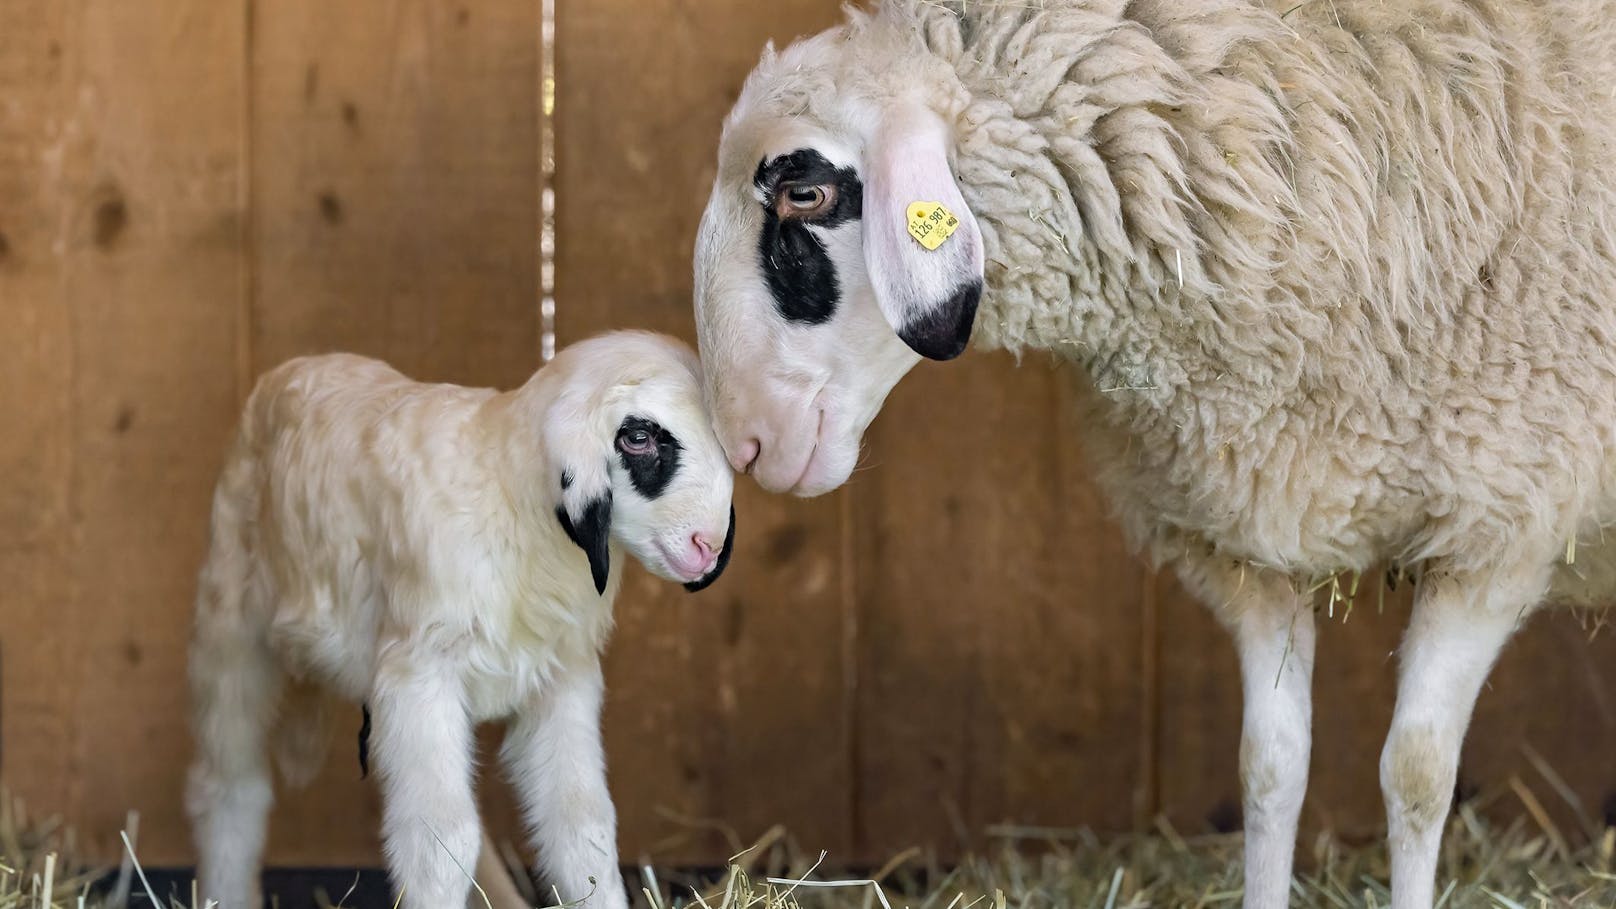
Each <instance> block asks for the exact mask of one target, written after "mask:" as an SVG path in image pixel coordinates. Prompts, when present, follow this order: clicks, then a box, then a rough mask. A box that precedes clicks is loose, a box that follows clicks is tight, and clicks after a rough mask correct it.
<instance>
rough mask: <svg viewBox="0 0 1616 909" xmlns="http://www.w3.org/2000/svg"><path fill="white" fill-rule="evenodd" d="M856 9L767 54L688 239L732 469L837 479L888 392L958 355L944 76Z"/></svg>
mask: <svg viewBox="0 0 1616 909" xmlns="http://www.w3.org/2000/svg"><path fill="white" fill-rule="evenodd" d="M879 25H880V23H878V22H871V21H869V20H866V19H863V18H859V17H857V16H855V19H854V20H853V21H852V22H851V23H850V24H849V25H847V26H844V27H842V28H837V29H832V30H830V31H828V32H824V33H822V34H820V35H817V36H815V37H812V38H809V39H806V40H804V41H800V42H798V43H796V44H794V45H792V46H791V47H789V48H787V49H786V50H785V51H783V52H781V53H780V54H778V55H776V54H774V53H773V52H772V50H771V51H766V52H765V54H764V57H763V60H762V61H761V62H760V63H759V64H758V66H757V68H756V69H755V70H754V71H753V73H752V75H751V77H750V78H748V80H747V83H746V86H745V88H744V89H743V91H742V93H741V96H740V98H739V100H737V102H736V104H735V107H734V109H733V110H732V111H731V112H730V115H729V117H728V119H727V120H726V121H725V125H724V133H723V138H722V139H721V141H720V143H719V151H718V173H717V178H716V180H715V182H714V185H713V191H712V195H711V197H710V198H709V200H708V202H707V209H706V212H705V214H704V215H703V217H702V221H701V227H700V230H699V232H698V235H697V241H696V266H695V267H696V274H695V308H696V328H697V336H698V338H699V341H700V345H701V353H702V359H703V363H704V367H705V369H706V371H707V383H708V387H707V390H708V401H709V404H710V405H711V406H712V409H713V415H714V417H715V419H716V421H717V427H718V434H719V437H720V438H721V439H722V440H723V443H724V447H725V450H726V451H727V452H728V455H729V458H730V462H731V463H732V464H733V465H735V467H736V469H740V470H749V472H751V473H752V474H753V475H754V476H755V477H756V478H757V480H758V482H759V483H761V484H762V485H763V486H764V487H765V488H767V489H770V490H773V491H786V490H789V491H791V492H794V493H796V494H798V495H804V496H809V495H818V494H820V493H823V492H826V491H828V490H831V489H834V488H835V487H837V486H839V485H841V484H842V483H843V482H845V481H846V479H847V477H848V475H849V474H850V473H851V472H852V470H853V467H854V464H855V462H856V461H857V459H858V451H859V443H860V440H861V438H862V437H863V434H864V431H865V429H866V428H867V427H868V426H869V424H870V421H871V420H873V419H874V418H875V415H876V413H877V412H879V411H880V409H881V404H882V402H884V401H885V400H886V396H887V393H888V392H890V391H891V390H892V387H893V386H894V385H895V384H897V382H898V380H899V379H901V378H902V377H903V375H904V374H905V373H906V372H908V371H909V369H910V368H912V367H913V366H914V365H915V364H916V363H917V362H919V360H920V358H921V357H929V358H932V359H936V360H948V359H952V358H953V357H955V356H958V355H959V354H960V352H961V351H963V350H964V348H965V345H966V342H967V341H968V340H969V338H970V333H971V326H972V322H973V321H974V319H975V315H976V307H977V302H978V300H979V299H980V297H981V294H982V275H983V253H982V235H981V233H980V231H979V230H978V227H977V224H976V221H975V219H974V218H973V216H972V215H971V212H970V211H969V209H968V208H967V207H966V205H965V201H964V199H963V198H962V197H961V194H960V190H959V187H958V186H956V185H955V181H954V176H953V173H952V171H951V168H950V154H951V151H952V135H951V129H950V127H949V125H948V124H949V123H950V122H951V120H952V112H951V111H950V110H949V107H950V106H951V105H952V104H954V103H955V102H954V95H953V94H952V93H950V92H948V91H941V92H939V91H935V90H934V89H937V88H938V87H939V86H946V85H948V84H950V80H955V78H956V77H954V76H953V74H952V73H951V72H943V71H939V70H937V69H936V67H937V66H938V65H939V61H937V60H936V59H935V58H928V57H927V56H926V55H924V54H916V53H907V52H905V51H902V50H894V49H893V48H891V47H889V46H888V45H891V44H893V43H894V42H897V41H901V40H903V36H902V35H897V36H893V35H886V36H885V37H883V36H882V35H881V34H879V33H878V26H879Z"/></svg>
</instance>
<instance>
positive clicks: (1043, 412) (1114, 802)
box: [853, 356, 1151, 861]
mask: <svg viewBox="0 0 1616 909" xmlns="http://www.w3.org/2000/svg"><path fill="white" fill-rule="evenodd" d="M1073 393H1074V392H1073V391H1072V390H1071V384H1070V377H1069V376H1068V375H1066V374H1065V373H1064V372H1063V371H1061V370H1059V369H1057V368H1056V367H1054V366H1053V365H1052V364H1051V363H1050V362H1049V361H1047V360H1045V359H1043V358H1038V357H1032V358H1029V359H1028V361H1027V362H1026V363H1025V364H1023V365H1022V366H1021V367H1019V368H1017V367H1016V365H1015V364H1014V363H1013V362H1011V360H1010V359H1009V358H1008V357H1006V356H993V357H987V356H977V357H973V358H969V359H967V360H966V361H964V362H962V363H959V364H948V365H946V366H934V365H932V364H923V365H922V366H921V367H920V368H918V369H917V370H916V372H915V373H914V374H912V375H911V376H910V377H909V378H908V379H907V380H906V381H905V383H904V384H902V385H901V386H900V387H899V389H898V390H897V391H896V392H894V394H893V395H892V398H891V400H890V401H889V403H888V405H887V407H886V409H885V410H884V412H883V414H882V416H881V417H880V419H879V420H878V421H877V423H876V425H875V428H874V431H873V432H872V434H871V438H870V445H869V454H868V458H867V460H868V462H869V467H868V469H867V470H865V471H863V472H861V473H858V474H856V475H855V481H854V485H853V492H854V494H855V496H856V498H855V502H856V507H857V508H858V510H859V513H860V521H859V524H858V530H859V536H858V538H857V541H856V551H857V553H858V556H859V558H858V562H857V570H858V593H859V598H858V600H859V621H860V626H859V627H860V630H861V635H860V640H859V655H860V676H859V690H858V717H857V723H858V731H859V763H858V765H857V768H856V769H857V775H858V782H859V800H858V804H857V805H856V810H857V823H858V831H859V847H860V853H861V856H862V857H863V858H866V859H869V860H874V861H881V860H883V859H884V858H886V857H887V856H889V855H891V854H892V853H894V852H896V851H899V850H901V849H904V848H907V847H909V846H912V845H925V846H930V847H933V848H936V849H938V850H940V851H941V852H943V853H945V854H948V853H952V852H955V851H957V850H958V849H959V847H961V846H963V845H980V841H978V840H977V839H976V834H978V833H979V832H980V831H981V830H982V828H983V827H985V826H987V825H990V824H994V823H998V822H1003V821H1013V822H1016V823H1022V824H1040V825H1052V826H1066V827H1073V826H1093V827H1096V828H1099V829H1109V830H1119V829H1126V828H1128V827H1129V826H1130V825H1131V824H1132V823H1133V818H1134V813H1135V800H1136V797H1137V794H1138V790H1139V789H1140V788H1141V787H1143V786H1145V785H1146V784H1147V782H1148V780H1149V766H1150V762H1151V755H1149V754H1145V753H1142V752H1141V750H1140V749H1141V743H1142V739H1141V731H1142V728H1143V726H1144V724H1146V723H1148V722H1149V711H1148V709H1147V704H1146V702H1145V697H1144V695H1145V687H1144V683H1143V671H1142V665H1141V661H1142V651H1141V648H1140V640H1141V634H1142V629H1143V624H1142V613H1141V610H1140V605H1141V599H1142V598H1141V593H1142V591H1141V583H1140V582H1141V579H1142V578H1143V572H1142V571H1141V570H1140V569H1139V568H1138V566H1137V563H1136V562H1134V560H1133V559H1131V558H1130V557H1129V555H1128V553H1127V552H1126V551H1125V549H1124V547H1123V546H1122V543H1121V541H1120V539H1119V537H1118V534H1117V532H1116V530H1115V528H1113V527H1112V526H1110V524H1109V523H1108V522H1107V521H1106V519H1105V516H1104V509H1103V508H1102V507H1101V505H1100V503H1099V500H1098V496H1097V494H1096V492H1095V490H1094V489H1093V487H1092V486H1091V485H1090V484H1089V482H1088V480H1087V478H1086V475H1085V474H1086V472H1085V470H1084V467H1083V462H1082V456H1081V453H1080V450H1079V446H1078V443H1077V439H1078V427H1077V425H1076V423H1077V419H1076V407H1075V404H1074V401H1073V400H1072V395H1073ZM1100 780H1103V781H1105V782H1104V784H1103V785H1097V784H1096V783H1097V781H1100Z"/></svg>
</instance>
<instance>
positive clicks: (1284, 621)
mask: <svg viewBox="0 0 1616 909" xmlns="http://www.w3.org/2000/svg"><path fill="white" fill-rule="evenodd" d="M1184 578H1185V580H1186V582H1188V583H1189V585H1190V586H1191V587H1192V589H1196V590H1198V591H1199V593H1200V594H1201V596H1202V597H1203V598H1204V599H1205V600H1206V601H1207V602H1208V603H1209V605H1211V606H1212V607H1213V609H1214V611H1215V612H1216V613H1217V615H1218V617H1219V618H1220V619H1221V620H1222V621H1223V623H1224V625H1225V626H1227V627H1228V629H1229V631H1230V633H1231V634H1233V636H1234V641H1235V648H1236V650H1237V651H1238V652H1239V655H1240V675H1241V688H1242V691H1243V699H1244V713H1243V717H1242V722H1241V729H1240V782H1241V787H1242V789H1243V791H1244V795H1245V799H1244V801H1245V828H1246V892H1245V902H1244V905H1245V907H1246V909H1284V907H1285V906H1286V905H1287V904H1288V902H1289V894H1290V887H1291V862H1292V860H1293V857H1294V855H1295V852H1296V827H1297V821H1298V818H1300V816H1301V813H1302V799H1303V797H1304V796H1305V795H1306V792H1307V762H1308V756H1309V754H1310V751H1311V745H1312V732H1313V697H1312V679H1313V642H1314V627H1313V610H1312V609H1311V608H1310V604H1309V602H1308V598H1307V597H1306V596H1304V595H1301V594H1298V593H1297V592H1296V590H1295V588H1294V587H1293V585H1292V584H1291V582H1290V580H1289V579H1288V578H1285V577H1281V576H1279V575H1275V574H1272V573H1268V572H1260V571H1258V570H1256V569H1254V568H1248V567H1242V566H1237V565H1232V564H1230V563H1220V564H1216V565H1203V566H1200V567H1199V568H1197V569H1192V570H1190V571H1187V572H1185V573H1184Z"/></svg>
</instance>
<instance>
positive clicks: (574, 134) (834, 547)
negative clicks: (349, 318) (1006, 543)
mask: <svg viewBox="0 0 1616 909" xmlns="http://www.w3.org/2000/svg"><path fill="white" fill-rule="evenodd" d="M837 15H838V6H837V4H836V3H835V2H833V0H784V2H771V3H767V4H758V3H753V2H749V0H722V2H704V3H681V2H656V3H647V2H644V0H596V2H584V0H563V2H562V3H561V4H560V7H559V9H558V11H557V25H558V27H559V32H558V37H557V47H556V49H557V67H558V73H559V75H558V86H557V106H556V134H557V141H558V146H557V158H556V160H557V172H556V196H557V236H558V248H557V263H556V268H557V278H556V281H557V284H556V288H557V300H556V324H557V333H558V343H559V344H566V343H568V342H570V341H575V340H577V339H579V338H582V337H585V336H587V335H590V334H594V333H596V332H599V331H603V330H606V329H610V328H628V327H639V328H650V329H654V330H658V331H664V332H670V333H672V334H675V335H679V336H681V337H684V338H685V339H686V340H691V341H693V340H694V339H693V331H694V325H693V323H692V317H691V309H690V305H691V304H690V284H691V267H690V253H691V249H692V247H693V245H694V237H695V227H696V222H697V219H698V218H699V217H700V213H701V208H702V205H703V204H704V202H705V200H706V197H707V194H708V192H709V190H710V188H711V185H712V179H713V169H714V165H715V161H716V157H717V139H718V131H719V123H720V120H721V119H722V117H723V115H724V113H725V112H726V111H727V110H728V108H729V106H730V104H731V103H732V102H733V101H734V99H735V97H736V94H737V93H738V92H739V90H740V85H741V81H742V79H743V78H744V77H745V75H746V73H747V72H748V71H749V70H750V69H751V66H752V64H753V63H755V62H756V60H757V56H758V53H759V51H760V50H761V49H762V47H763V43H764V42H765V41H766V40H768V39H770V38H773V39H775V40H776V41H787V40H790V39H791V38H792V37H793V36H795V35H797V34H801V33H805V32H809V31H814V30H817V29H818V28H821V27H823V26H824V25H826V24H828V23H830V22H831V21H833V20H834V19H835V17H836V16H837ZM845 507H846V500H845V497H844V496H842V495H833V496H829V497H826V498H823V499H818V500H814V501H808V502H805V501H799V500H793V499H786V498H781V497H770V496H766V495H764V494H762V493H761V492H760V491H759V490H758V488H757V487H756V485H755V484H752V483H750V482H744V481H743V482H739V483H737V485H736V503H735V508H736V512H737V529H736V544H735V555H734V560H733V561H732V563H731V566H730V568H729V571H728V573H727V574H726V575H725V576H724V578H723V579H722V580H720V581H719V582H718V583H717V584H716V585H715V586H713V587H712V588H710V589H709V590H708V591H707V592H705V593H702V594H701V595H699V596H695V597H691V596H688V595H687V594H685V593H684V592H683V591H681V590H679V589H678V588H677V587H676V586H675V585H671V584H667V583H665V582H661V581H656V580H653V579H651V578H650V577H649V576H648V575H646V574H645V573H644V572H643V571H641V570H639V569H637V568H636V569H635V571H634V572H633V573H632V574H631V575H630V577H629V578H628V580H627V582H626V583H625V585H624V589H623V593H622V594H621V596H620V597H619V598H618V601H617V625H618V628H617V631H616V633H615V635H614V639H613V642H612V645H611V648H610V651H609V654H608V670H609V671H608V678H607V699H608V703H607V710H606V735H607V748H608V753H609V760H610V766H611V771H612V789H613V792H614V794H615V795H616V797H617V802H618V816H619V825H620V831H621V837H620V839H621V840H622V844H623V847H624V850H625V852H624V855H625V858H627V859H631V860H632V859H634V858H635V857H637V856H639V855H641V854H647V855H650V856H652V857H654V858H657V859H658V860H661V861H669V862H687V861H694V862H713V861H720V862H721V861H723V860H724V859H726V858H727V857H728V856H729V855H731V854H733V853H734V852H735V851H737V850H738V849H739V848H740V845H743V844H746V843H750V842H751V841H752V839H753V838H755V837H756V836H758V835H759V834H761V833H762V832H764V831H765V830H766V829H767V828H769V827H770V826H772V825H774V824H776V823H781V824H785V825H786V826H787V827H788V828H789V829H790V830H791V831H792V832H793V833H794V834H796V835H797V836H798V837H799V838H800V839H801V841H802V842H803V843H804V844H807V845H808V846H809V847H810V848H814V849H818V848H826V849H830V850H832V852H833V854H836V855H839V856H846V855H848V854H849V852H850V849H851V846H852V841H851V830H850V819H851V817H852V806H851V798H852V792H853V790H852V786H851V746H852V740H851V737H850V730H849V728H848V723H849V718H850V713H849V693H848V692H849V685H850V684H851V679H852V676H851V675H850V673H851V671H852V669H853V667H852V666H851V664H850V662H849V660H848V658H847V653H846V640H847V636H848V635H850V634H851V633H852V631H853V628H852V626H851V625H850V624H849V622H850V618H849V616H848V614H847V598H846V590H845V586H844V585H845V583H846V581H847V580H848V575H847V561H846V559H845V557H844V552H843V543H844V537H843V529H842V525H843V520H844V518H843V512H844V509H845ZM702 819H722V822H723V823H722V824H720V825H717V826H709V825H704V824H703V823H701V821H702Z"/></svg>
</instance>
